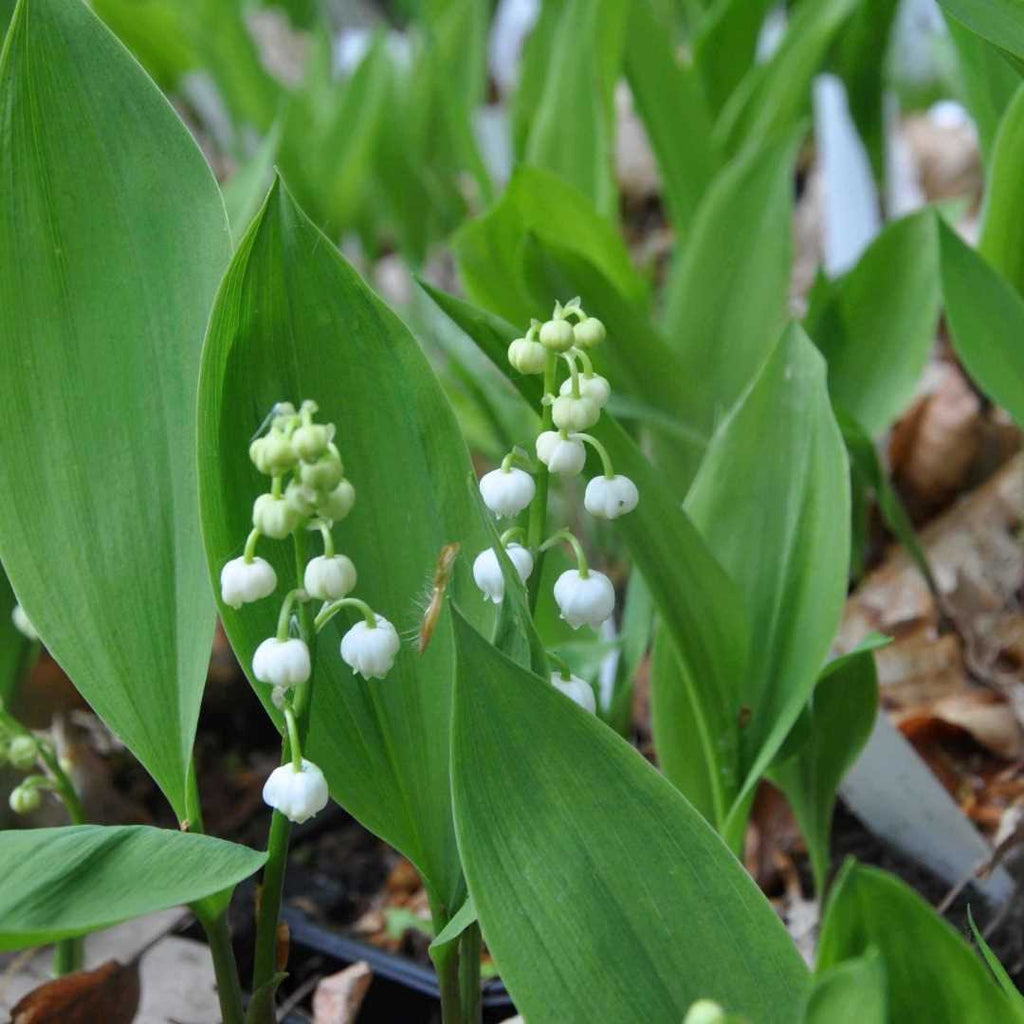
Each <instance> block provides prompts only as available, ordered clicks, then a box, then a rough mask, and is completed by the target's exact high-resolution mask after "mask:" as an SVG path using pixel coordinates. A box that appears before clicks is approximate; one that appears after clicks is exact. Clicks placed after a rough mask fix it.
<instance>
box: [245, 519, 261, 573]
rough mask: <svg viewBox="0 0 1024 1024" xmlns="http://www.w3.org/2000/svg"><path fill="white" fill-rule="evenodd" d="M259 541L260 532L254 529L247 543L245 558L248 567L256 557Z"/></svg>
mask: <svg viewBox="0 0 1024 1024" xmlns="http://www.w3.org/2000/svg"><path fill="white" fill-rule="evenodd" d="M259 539H260V531H259V530H257V529H256V528H255V527H253V528H252V530H251V531H250V532H249V536H248V538H246V541H245V554H244V556H243V557H244V558H245V561H246V564H247V565H248V564H250V563H251V562H252V560H253V559H254V558H255V557H256V542H257V541H258V540H259Z"/></svg>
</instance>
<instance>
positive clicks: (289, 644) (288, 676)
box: [252, 636, 311, 687]
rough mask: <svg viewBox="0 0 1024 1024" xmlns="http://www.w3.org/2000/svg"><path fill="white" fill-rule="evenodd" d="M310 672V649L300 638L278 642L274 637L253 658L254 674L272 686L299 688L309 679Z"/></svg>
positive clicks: (261, 646) (265, 642) (259, 648)
mask: <svg viewBox="0 0 1024 1024" xmlns="http://www.w3.org/2000/svg"><path fill="white" fill-rule="evenodd" d="M310 671H311V666H310V660H309V648H308V647H307V646H306V643H305V641H304V640H299V639H298V638H294V637H293V638H291V639H289V640H278V639H277V637H273V636H272V637H270V638H268V639H267V640H264V641H263V643H261V644H260V645H259V647H257V648H256V653H255V654H254V655H253V656H252V674H253V675H254V676H255V677H256V678H257V679H258V680H259V681H260V682H261V683H270V684H271V685H272V686H284V687H289V686H298V685H299V684H300V683H304V682H305V681H306V680H307V679H308V678H309V674H310Z"/></svg>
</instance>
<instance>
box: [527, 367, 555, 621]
mask: <svg viewBox="0 0 1024 1024" xmlns="http://www.w3.org/2000/svg"><path fill="white" fill-rule="evenodd" d="M557 376H558V356H557V355H556V354H555V353H554V352H548V358H547V362H546V363H545V364H544V394H545V395H553V394H555V384H556V382H557V381H556V378H557ZM551 426H552V419H551V406H550V405H545V406H544V407H543V410H542V412H541V427H540V429H541V430H542V431H545V430H550V429H551ZM550 476H551V474H550V472H549V471H548V467H547V466H545V465H544V464H543V463H542V464H541V467H540V470H539V471H538V472H537V477H536V483H537V493H536V494H535V495H534V498H533V502H532V503H531V504H530V519H529V523H528V525H527V531H526V546H527V547H528V548H529V549H530V551H531V552H532V553H533V558H534V563H533V572H532V573H531V574H530V579H529V582H528V583H527V592H528V595H529V598H530V611H531V613H532V612H534V611H536V609H537V597H538V595H539V594H540V580H541V575H542V572H541V570H542V569H543V567H544V552H543V551H541V550H540V544H541V541H542V540H543V539H544V531H545V527H546V526H547V521H548V481H549V479H550Z"/></svg>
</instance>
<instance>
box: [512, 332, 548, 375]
mask: <svg viewBox="0 0 1024 1024" xmlns="http://www.w3.org/2000/svg"><path fill="white" fill-rule="evenodd" d="M508 361H509V363H511V364H512V367H513V369H516V370H518V371H519V372H520V373H543V372H544V367H545V366H546V365H547V361H548V350H547V349H546V348H545V347H544V346H543V345H542V344H540V342H538V341H530V340H528V339H527V338H516V340H515V341H513V342H512V344H511V345H509V347H508Z"/></svg>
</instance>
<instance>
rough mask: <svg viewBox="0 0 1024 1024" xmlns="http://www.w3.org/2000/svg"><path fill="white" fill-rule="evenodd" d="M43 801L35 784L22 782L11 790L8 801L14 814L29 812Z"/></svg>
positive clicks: (36, 808)
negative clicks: (28, 784) (30, 784)
mask: <svg viewBox="0 0 1024 1024" xmlns="http://www.w3.org/2000/svg"><path fill="white" fill-rule="evenodd" d="M42 802H43V797H42V794H41V793H40V792H39V790H38V789H36V787H35V786H27V785H25V783H24V782H23V783H22V784H21V785H20V786H17V787H16V788H15V789H13V790H11V795H10V798H9V799H8V803H9V804H10V806H11V810H12V811H14V813H15V814H31V813H32V812H33V811H36V810H38V809H39V805H40V804H41V803H42Z"/></svg>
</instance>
